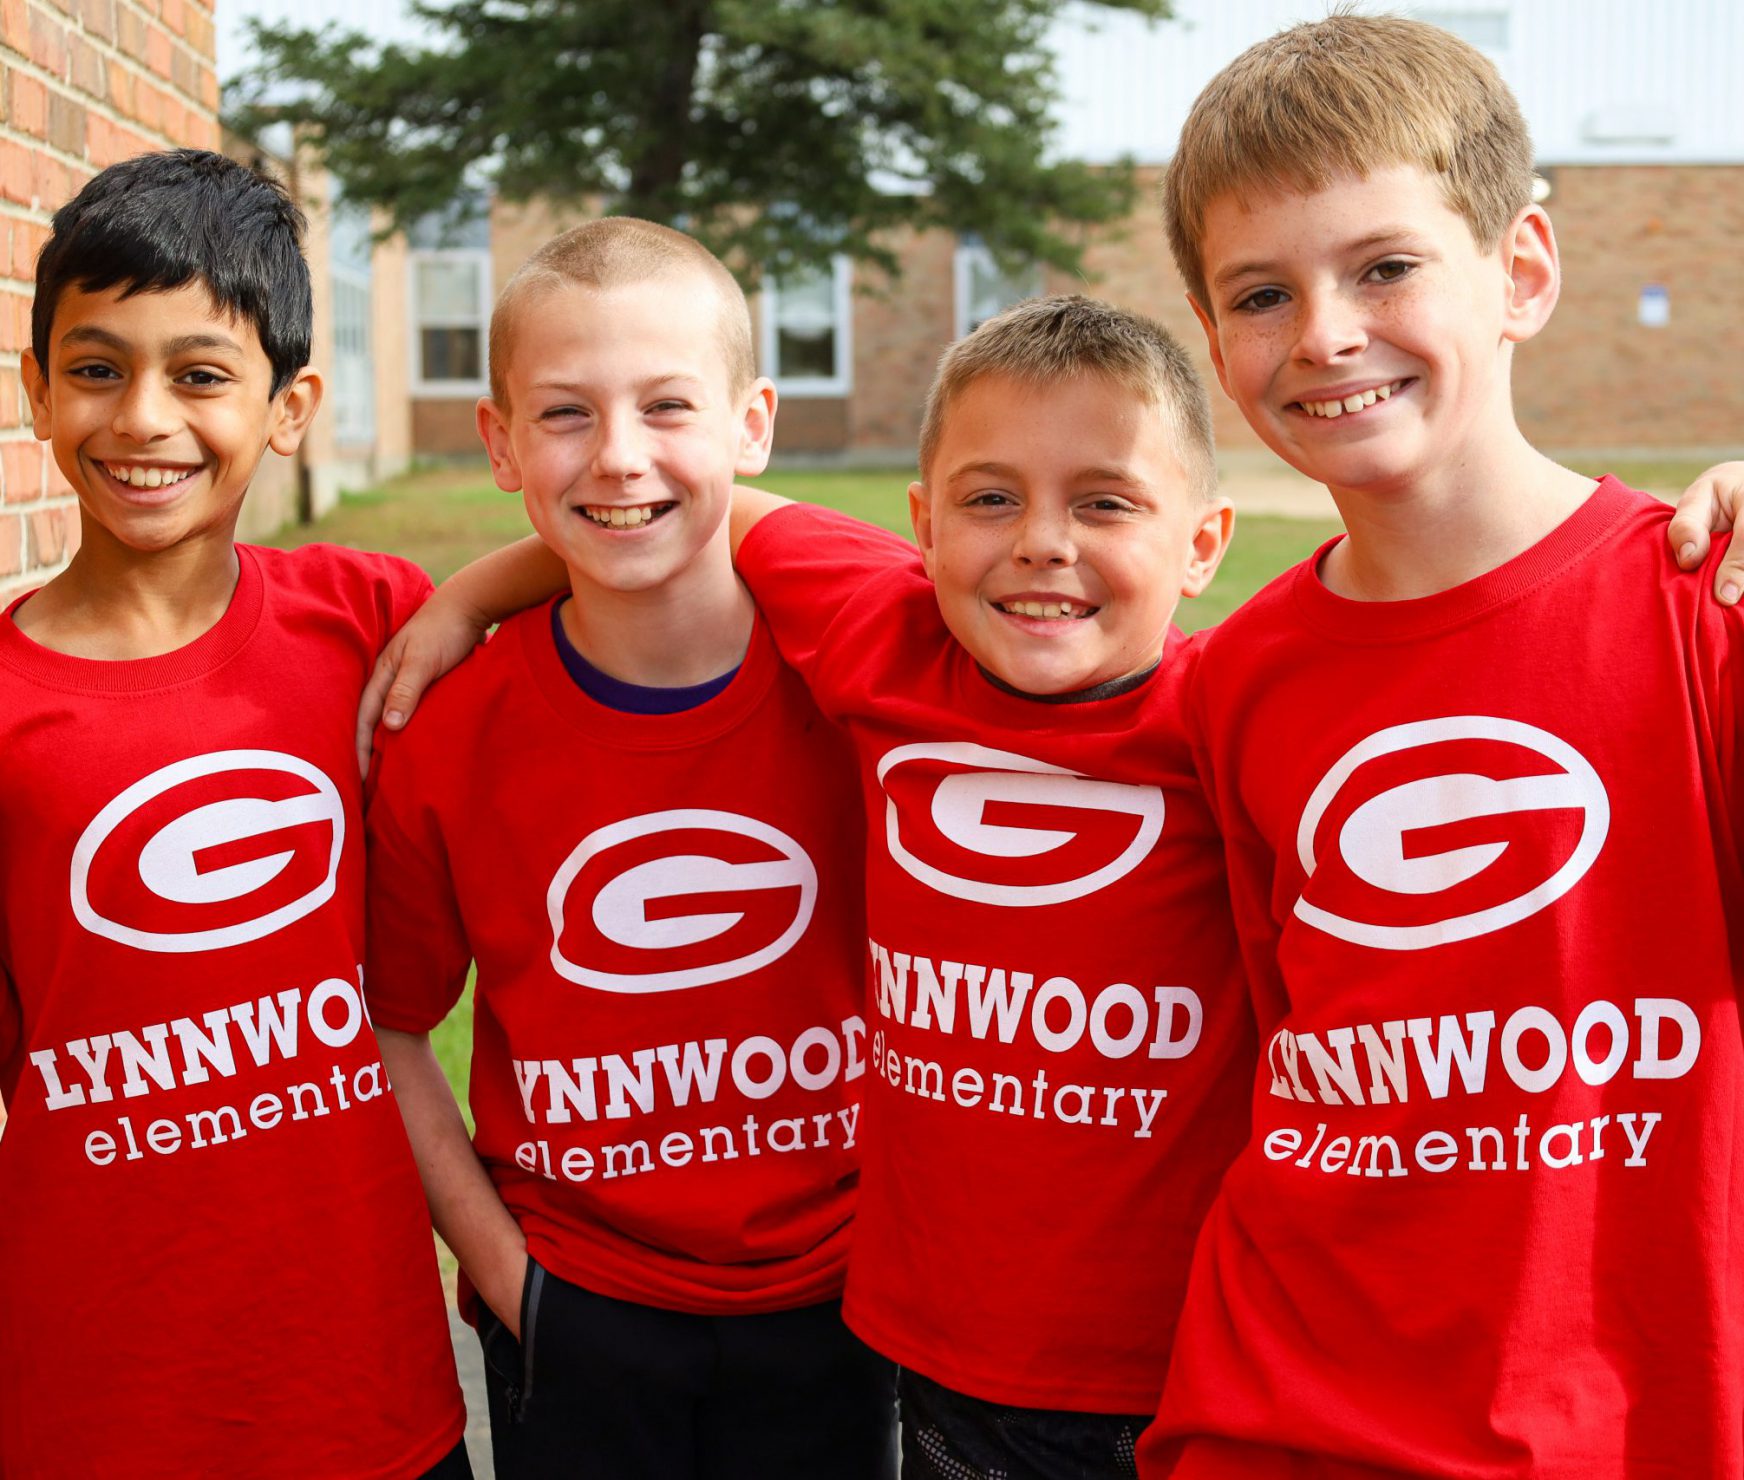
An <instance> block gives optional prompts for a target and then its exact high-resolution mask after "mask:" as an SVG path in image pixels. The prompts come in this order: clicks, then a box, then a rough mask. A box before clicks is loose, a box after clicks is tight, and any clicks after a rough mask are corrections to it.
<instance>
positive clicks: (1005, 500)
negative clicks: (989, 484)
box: [963, 488, 1017, 509]
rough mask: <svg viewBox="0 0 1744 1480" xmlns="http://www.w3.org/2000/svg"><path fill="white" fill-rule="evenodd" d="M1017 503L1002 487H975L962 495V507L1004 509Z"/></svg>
mask: <svg viewBox="0 0 1744 1480" xmlns="http://www.w3.org/2000/svg"><path fill="white" fill-rule="evenodd" d="M1016 504H1017V500H1016V499H1014V498H1013V497H1012V496H1011V495H1010V494H1009V493H1007V492H1006V491H1005V490H1004V489H1003V488H977V489H975V490H974V491H973V492H971V493H969V494H967V495H965V496H964V499H963V507H964V508H966V509H1005V508H1013V507H1015V506H1016Z"/></svg>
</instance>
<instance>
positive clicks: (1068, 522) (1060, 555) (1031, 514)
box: [1011, 504, 1078, 569]
mask: <svg viewBox="0 0 1744 1480" xmlns="http://www.w3.org/2000/svg"><path fill="white" fill-rule="evenodd" d="M1011 558H1012V559H1013V561H1015V562H1016V563H1017V564H1018V565H1022V566H1028V567H1030V568H1031V569H1034V568H1036V567H1041V566H1063V565H1071V564H1072V563H1073V562H1075V561H1076V560H1077V558H1078V549H1077V545H1076V544H1075V543H1074V542H1073V539H1072V516H1071V514H1070V513H1068V512H1067V511H1066V510H1065V509H1054V508H1048V507H1045V506H1042V505H1039V504H1031V505H1030V506H1029V507H1028V508H1026V509H1025V510H1024V511H1023V514H1022V516H1021V517H1020V518H1019V519H1018V522H1017V532H1016V538H1015V540H1014V541H1013V543H1012V547H1011Z"/></svg>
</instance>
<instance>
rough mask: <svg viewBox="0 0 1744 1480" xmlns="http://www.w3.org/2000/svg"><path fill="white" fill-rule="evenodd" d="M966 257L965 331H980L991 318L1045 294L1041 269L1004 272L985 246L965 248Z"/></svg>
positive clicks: (1030, 268) (1027, 268)
mask: <svg viewBox="0 0 1744 1480" xmlns="http://www.w3.org/2000/svg"><path fill="white" fill-rule="evenodd" d="M964 251H965V253H966V256H967V263H968V272H967V274H966V277H967V285H968V286H967V290H966V294H965V302H964V305H963V316H964V323H963V332H964V333H965V334H967V333H969V332H970V331H971V330H974V329H977V328H979V327H980V326H981V325H982V324H984V323H986V322H987V320H988V319H991V318H993V317H995V316H996V315H998V314H1002V313H1004V312H1005V310H1006V309H1008V308H1010V307H1012V306H1013V305H1014V304H1017V303H1021V302H1022V301H1023V300H1024V299H1025V298H1034V297H1035V296H1036V295H1037V294H1039V293H1040V292H1041V291H1042V270H1041V268H1040V267H1039V266H1030V267H1025V268H1020V269H1019V270H1018V271H1017V272H1015V273H1003V272H1001V271H1000V270H999V265H998V263H996V262H995V261H994V260H993V254H992V253H991V252H989V251H987V250H986V248H984V247H979V246H971V247H966V248H964Z"/></svg>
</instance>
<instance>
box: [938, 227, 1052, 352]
mask: <svg viewBox="0 0 1744 1480" xmlns="http://www.w3.org/2000/svg"><path fill="white" fill-rule="evenodd" d="M978 266H979V267H985V268H987V269H989V270H990V271H992V272H998V271H999V264H998V263H997V262H996V261H995V260H994V257H993V253H992V252H990V251H988V250H987V248H986V246H985V245H983V244H982V243H981V242H975V241H970V242H958V243H957V250H956V251H955V252H954V253H953V254H952V257H951V330H952V333H951V337H952V338H953V339H961V338H962V337H963V336H964V335H965V334H967V333H968V332H969V282H970V276H971V274H972V273H973V272H974V270H975V268H976V267H978ZM1035 273H1036V287H1035V291H1034V292H1033V293H1026V294H1025V295H1024V297H1026V298H1030V297H1037V296H1039V295H1040V294H1041V293H1042V292H1043V291H1044V287H1045V285H1044V284H1043V282H1042V280H1041V275H1042V270H1041V264H1040V263H1037V264H1035ZM1020 301H1021V300H1020ZM1007 306H1008V307H1009V305H1007Z"/></svg>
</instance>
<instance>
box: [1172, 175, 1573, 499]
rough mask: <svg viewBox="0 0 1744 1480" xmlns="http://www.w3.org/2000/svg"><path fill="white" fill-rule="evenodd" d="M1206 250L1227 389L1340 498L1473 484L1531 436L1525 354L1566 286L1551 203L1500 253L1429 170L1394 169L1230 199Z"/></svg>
mask: <svg viewBox="0 0 1744 1480" xmlns="http://www.w3.org/2000/svg"><path fill="white" fill-rule="evenodd" d="M1200 246H1201V255H1202V257H1203V261H1204V269H1205V281H1206V291H1207V294H1208V296H1209V298H1210V302H1209V303H1208V304H1205V305H1200V304H1198V303H1195V305H1194V307H1195V309H1196V310H1197V311H1198V313H1199V317H1200V321H1201V323H1202V324H1203V325H1204V327H1205V331H1206V335H1207V337H1208V338H1209V340H1210V344H1211V353H1212V358H1213V360H1214V362H1215V363H1216V366H1217V374H1218V378H1219V379H1220V380H1221V381H1222V383H1223V388H1224V389H1225V390H1226V391H1227V392H1228V393H1229V395H1230V396H1231V398H1232V399H1233V400H1234V401H1235V402H1236V404H1237V405H1238V406H1239V407H1240V408H1241V412H1242V415H1243V416H1244V417H1246V418H1247V422H1248V424H1249V425H1250V426H1251V427H1253V429H1254V430H1255V431H1256V432H1258V433H1259V435H1260V437H1261V438H1262V439H1263V440H1264V442H1265V443H1266V445H1267V446H1268V447H1270V448H1271V449H1272V450H1273V451H1274V452H1276V453H1277V454H1278V455H1279V456H1280V457H1282V458H1283V459H1284V460H1285V461H1286V462H1288V463H1290V464H1291V466H1293V467H1295V468H1297V469H1298V470H1300V471H1301V472H1303V473H1306V474H1307V475H1308V476H1309V477H1311V478H1314V479H1316V480H1317V481H1319V482H1322V483H1325V484H1326V485H1327V486H1328V487H1330V488H1331V489H1332V490H1333V491H1334V493H1339V492H1346V491H1347V492H1352V493H1357V494H1370V495H1378V496H1392V495H1397V494H1402V493H1410V492H1413V491H1415V490H1418V489H1421V488H1423V487H1425V486H1427V485H1429V484H1431V483H1432V482H1433V481H1434V480H1435V478H1436V477H1437V475H1438V474H1440V473H1443V472H1451V473H1452V474H1453V475H1454V476H1455V477H1458V476H1470V474H1471V473H1472V471H1473V470H1474V469H1475V468H1477V467H1479V466H1480V465H1481V463H1482V461H1483V459H1484V456H1485V455H1486V452H1485V449H1486V447H1487V446H1502V445H1504V444H1510V443H1511V441H1512V439H1514V438H1515V437H1517V433H1516V432H1515V431H1514V420H1513V410H1512V406H1511V402H1510V389H1509V365H1510V356H1511V351H1512V347H1513V345H1514V344H1515V343H1517V342H1519V341H1521V340H1523V339H1526V338H1529V337H1530V336H1531V335H1532V334H1534V333H1536V332H1537V330H1538V329H1539V328H1540V327H1542V325H1543V323H1544V321H1545V320H1546V319H1547V318H1548V317H1549V314H1550V310H1551V308H1552V307H1553V306H1554V305H1555V301H1556V289H1557V285H1558V278H1557V270H1556V247H1555V241H1554V239H1553V238H1552V236H1551V234H1550V225H1549V221H1548V220H1547V219H1546V218H1545V216H1544V213H1543V212H1542V211H1540V210H1538V209H1537V208H1536V207H1531V208H1529V209H1528V210H1526V211H1524V212H1522V213H1521V214H1520V216H1519V217H1517V218H1516V220H1515V222H1514V223H1513V225H1511V226H1510V227H1509V228H1508V229H1507V230H1506V231H1505V232H1504V233H1503V236H1502V240H1501V242H1500V244H1499V245H1498V246H1497V247H1495V248H1492V249H1491V250H1489V251H1485V250H1483V249H1482V248H1480V247H1479V246H1478V244H1477V243H1476V242H1475V241H1474V240H1473V238H1472V233H1471V228H1470V227H1469V226H1468V225H1467V224H1466V221H1465V219H1464V218H1463V217H1462V216H1460V215H1458V214H1457V213H1456V212H1455V211H1453V210H1452V209H1451V208H1450V207H1449V206H1448V205H1447V203H1446V201H1445V200H1444V199H1443V196H1442V193H1441V190H1440V187H1439V185H1438V184H1437V182H1436V181H1435V180H1434V179H1433V178H1432V177H1431V176H1430V175H1429V174H1428V173H1427V172H1425V171H1424V170H1422V169H1420V168H1418V167H1417V166H1414V165H1394V166H1390V167H1387V168H1383V169H1378V170H1376V171H1374V172H1373V173H1372V174H1370V175H1368V176H1366V177H1364V178H1360V179H1359V178H1354V177H1348V176H1347V177H1341V178H1339V179H1337V180H1335V181H1334V182H1333V183H1332V184H1331V185H1329V186H1327V187H1326V188H1324V189H1321V190H1315V191H1312V192H1309V193H1307V194H1301V193H1297V192H1293V191H1288V190H1279V191H1275V192H1272V193H1270V194H1267V195H1265V196H1261V197H1258V198H1252V197H1249V198H1246V199H1237V198H1236V197H1235V196H1233V195H1225V196H1221V197H1219V198H1217V199H1216V200H1214V201H1212V203H1211V204H1210V206H1209V207H1208V209H1207V211H1206V214H1205V229H1204V232H1203V236H1202V241H1201V243H1200ZM1462 470H1463V473H1462Z"/></svg>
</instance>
